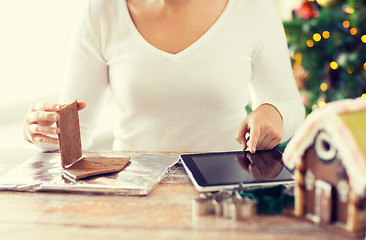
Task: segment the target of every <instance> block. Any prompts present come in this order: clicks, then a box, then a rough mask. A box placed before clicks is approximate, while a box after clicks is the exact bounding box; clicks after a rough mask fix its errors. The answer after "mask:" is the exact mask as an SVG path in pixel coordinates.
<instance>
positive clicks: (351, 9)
mask: <svg viewBox="0 0 366 240" xmlns="http://www.w3.org/2000/svg"><path fill="white" fill-rule="evenodd" d="M344 11H345V12H346V13H348V14H352V13H354V12H355V10H354V9H353V8H351V7H345V8H344Z"/></svg>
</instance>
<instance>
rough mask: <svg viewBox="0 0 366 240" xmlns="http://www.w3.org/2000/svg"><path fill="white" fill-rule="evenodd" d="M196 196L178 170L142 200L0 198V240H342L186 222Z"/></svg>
mask: <svg viewBox="0 0 366 240" xmlns="http://www.w3.org/2000/svg"><path fill="white" fill-rule="evenodd" d="M36 154H37V152H35V151H33V150H21V149H20V150H19V149H14V150H0V166H1V167H2V168H3V169H4V172H7V171H9V170H11V169H13V168H14V167H16V166H17V165H19V164H20V163H22V162H24V161H26V160H28V159H29V158H31V157H33V156H35V155H36ZM4 172H3V173H0V175H2V174H4ZM197 196H198V194H197V192H196V190H195V189H194V187H193V185H192V184H191V182H190V180H189V178H188V176H187V175H186V173H185V171H184V169H183V168H182V167H181V166H178V167H177V168H176V169H174V170H173V172H171V173H170V174H169V176H168V177H167V178H166V179H165V180H163V181H162V182H161V183H160V184H159V185H158V186H157V187H156V188H155V189H154V190H153V192H152V193H151V194H150V195H149V196H146V197H121V196H102V195H86V194H61V193H24V192H0V239H2V240H3V239H4V240H7V239H30V240H32V239H37V240H42V239H63V240H65V239H67V240H71V239H91V240H92V239H210V240H211V239H311V240H315V239H321V240H325V239H332V240H337V239H347V238H345V237H343V236H340V235H339V234H336V233H333V232H329V231H328V230H325V229H323V228H321V227H318V226H316V225H313V224H310V223H308V222H304V221H301V220H298V219H294V218H291V217H285V216H256V217H254V218H252V219H250V220H245V221H232V220H230V219H224V218H219V217H215V216H204V217H196V216H192V205H191V204H192V203H191V201H192V199H194V198H196V197H197Z"/></svg>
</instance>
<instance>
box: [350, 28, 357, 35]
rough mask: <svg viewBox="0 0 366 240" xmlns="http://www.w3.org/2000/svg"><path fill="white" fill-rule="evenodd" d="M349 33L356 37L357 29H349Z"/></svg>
mask: <svg viewBox="0 0 366 240" xmlns="http://www.w3.org/2000/svg"><path fill="white" fill-rule="evenodd" d="M349 32H350V33H351V35H353V36H354V35H356V34H357V28H351V29H350V30H349Z"/></svg>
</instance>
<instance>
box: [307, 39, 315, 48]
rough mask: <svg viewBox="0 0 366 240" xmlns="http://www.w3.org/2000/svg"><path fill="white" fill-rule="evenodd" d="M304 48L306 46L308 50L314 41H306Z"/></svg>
mask: <svg viewBox="0 0 366 240" xmlns="http://www.w3.org/2000/svg"><path fill="white" fill-rule="evenodd" d="M306 46H308V47H309V48H311V47H313V46H314V41H313V40H307V41H306Z"/></svg>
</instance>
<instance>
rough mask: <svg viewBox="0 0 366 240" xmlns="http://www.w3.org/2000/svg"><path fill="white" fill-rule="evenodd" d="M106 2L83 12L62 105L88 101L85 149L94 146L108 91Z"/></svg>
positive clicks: (83, 136)
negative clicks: (104, 36) (105, 29)
mask: <svg viewBox="0 0 366 240" xmlns="http://www.w3.org/2000/svg"><path fill="white" fill-rule="evenodd" d="M102 2H103V1H98V0H96V1H89V3H88V5H86V6H85V8H84V9H83V10H82V12H81V15H80V17H79V20H78V22H77V24H76V27H75V30H74V35H73V37H72V40H71V43H70V52H69V60H68V66H67V71H66V76H65V80H64V83H63V86H62V91H61V96H60V99H59V102H60V103H68V102H70V101H72V100H74V99H76V100H78V101H85V102H86V104H87V107H86V108H85V109H83V110H81V111H80V112H79V118H80V130H81V139H82V146H83V148H84V149H86V148H88V147H90V146H91V144H92V137H93V133H94V132H93V130H94V129H95V128H96V125H97V120H98V115H99V113H100V110H101V107H102V105H103V104H104V96H105V92H106V90H107V88H108V65H107V63H106V61H105V59H104V57H103V46H102V45H103V44H102V42H103V19H102V15H103V11H102V10H103V5H102Z"/></svg>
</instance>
